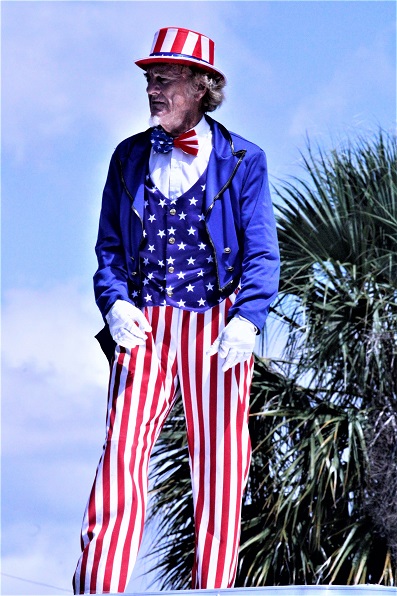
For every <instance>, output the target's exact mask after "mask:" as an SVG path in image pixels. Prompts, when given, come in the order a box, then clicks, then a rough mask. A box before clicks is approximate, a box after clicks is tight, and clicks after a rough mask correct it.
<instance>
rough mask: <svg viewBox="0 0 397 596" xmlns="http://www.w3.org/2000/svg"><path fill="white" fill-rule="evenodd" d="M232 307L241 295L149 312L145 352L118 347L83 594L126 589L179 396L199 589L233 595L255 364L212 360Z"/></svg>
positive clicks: (87, 534) (85, 530) (87, 531)
mask: <svg viewBox="0 0 397 596" xmlns="http://www.w3.org/2000/svg"><path fill="white" fill-rule="evenodd" d="M233 300H234V295H233V296H232V297H231V298H227V299H226V300H224V301H223V302H222V303H220V304H219V305H218V306H216V307H214V308H213V309H210V310H208V311H206V312H204V313H195V312H189V311H182V310H179V309H176V308H173V307H170V306H163V307H148V308H146V309H145V310H144V312H145V315H146V317H147V319H148V320H149V322H150V324H151V325H152V333H149V334H148V340H147V342H146V345H145V346H138V347H136V348H134V349H133V350H131V351H130V350H128V349H124V348H120V347H117V348H116V354H115V361H114V364H113V367H112V370H111V376H110V384H109V403H108V414H107V436H106V442H105V446H104V451H103V454H102V457H101V459H100V462H99V465H98V469H97V473H96V477H95V481H94V485H93V487H92V491H91V495H90V498H89V501H88V504H87V508H86V512H85V515H84V519H83V526H82V534H81V541H82V550H83V552H82V555H81V557H80V559H79V562H78V564H77V568H76V572H75V575H74V579H73V585H74V593H75V594H83V593H86V594H87V593H88V594H101V593H108V592H123V591H124V590H125V588H126V585H127V583H128V581H129V578H130V576H131V573H132V569H133V566H134V563H135V560H136V557H137V553H138V549H139V545H140V542H141V538H142V533H143V524H144V517H145V509H146V499H147V484H148V480H147V476H148V463H149V457H150V453H151V451H152V448H153V446H154V443H155V441H156V439H157V437H158V435H159V433H160V430H161V427H162V425H163V423H164V421H165V420H166V418H167V415H168V414H169V412H170V410H171V408H172V405H173V403H174V402H175V399H176V398H178V397H179V396H180V395H182V399H183V403H184V409H185V416H186V427H187V438H188V446H189V458H190V468H191V478H192V487H193V499H194V519H195V536H196V545H195V563H194V569H193V583H192V585H193V587H194V588H228V587H232V586H233V583H234V579H235V575H236V569H237V558H238V547H239V540H240V517H241V500H242V494H243V490H244V487H245V484H246V481H247V476H248V469H249V462H250V453H251V451H250V450H251V446H250V439H249V434H248V402H249V391H250V384H251V379H252V368H253V360H252V358H251V360H250V361H246V362H244V363H242V364H237V366H235V367H233V368H232V369H229V370H228V371H227V372H226V373H223V372H222V370H221V365H222V362H223V359H221V358H220V357H219V355H218V354H215V355H214V356H211V357H208V356H206V351H207V350H208V348H209V347H210V345H211V344H212V343H213V341H214V340H215V339H216V337H217V336H218V334H219V332H220V331H221V330H222V329H223V327H224V325H225V320H226V316H227V311H228V309H229V308H230V306H231V304H232V301H233Z"/></svg>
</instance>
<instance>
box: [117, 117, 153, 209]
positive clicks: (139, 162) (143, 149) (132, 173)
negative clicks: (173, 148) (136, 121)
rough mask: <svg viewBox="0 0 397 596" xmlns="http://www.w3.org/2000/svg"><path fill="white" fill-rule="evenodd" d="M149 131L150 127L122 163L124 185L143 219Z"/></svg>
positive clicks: (149, 146) (149, 147) (149, 145)
mask: <svg viewBox="0 0 397 596" xmlns="http://www.w3.org/2000/svg"><path fill="white" fill-rule="evenodd" d="M149 132H150V129H149V130H146V131H145V132H144V133H142V135H140V137H139V138H138V140H137V141H136V142H135V143H134V144H133V146H132V147H131V148H130V151H129V154H128V156H127V158H126V159H125V160H124V162H123V163H122V164H121V170H122V175H123V178H124V186H125V188H126V191H127V194H128V195H129V198H130V199H131V201H132V202H133V204H134V208H135V210H136V211H137V212H138V213H139V216H140V218H141V219H143V210H144V200H145V177H146V174H147V170H148V162H149V155H150V149H151V144H150V134H149Z"/></svg>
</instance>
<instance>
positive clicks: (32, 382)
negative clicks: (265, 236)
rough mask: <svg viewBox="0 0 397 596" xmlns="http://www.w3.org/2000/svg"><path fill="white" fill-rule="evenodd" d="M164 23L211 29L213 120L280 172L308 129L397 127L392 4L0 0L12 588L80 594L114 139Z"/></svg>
mask: <svg viewBox="0 0 397 596" xmlns="http://www.w3.org/2000/svg"><path fill="white" fill-rule="evenodd" d="M165 26H180V27H186V28H190V29H193V30H196V31H200V32H202V33H204V34H206V35H208V36H209V37H211V38H212V39H213V40H214V41H215V64H216V65H217V66H218V68H219V69H220V70H222V71H223V72H224V73H225V74H226V75H227V80H228V85H227V87H226V102H225V103H224V105H222V106H221V108H220V109H219V110H218V111H217V112H215V113H214V114H213V117H214V118H216V119H217V120H219V121H221V122H222V123H223V124H224V125H225V126H226V127H228V128H229V129H230V130H232V131H234V132H237V133H239V134H240V135H242V136H244V137H246V138H248V139H249V140H251V141H253V142H255V143H257V144H258V145H260V146H261V147H262V148H263V149H264V150H265V152H266V155H267V159H268V167H269V176H270V182H271V185H272V186H277V184H279V183H280V180H287V179H289V178H290V177H291V176H292V175H296V174H298V175H299V173H300V153H299V151H300V150H304V149H305V146H306V138H309V139H310V140H311V141H312V142H313V143H317V144H319V145H320V146H321V147H324V148H326V149H329V148H331V147H337V146H340V144H341V143H343V142H344V141H345V140H346V138H348V137H350V138H352V139H354V138H355V137H356V136H358V135H371V134H373V133H374V132H375V131H376V130H377V129H378V127H382V128H384V129H386V130H390V131H394V130H395V118H396V80H395V71H396V64H395V50H396V30H395V27H396V5H395V3H394V2H392V1H390V2H389V1H382V0H380V1H361V0H356V1H353V2H348V1H346V2H345V1H343V0H342V1H340V0H335V1H326V0H314V1H302V2H301V1H284V0H273V1H266V0H264V1H256V2H250V1H241V2H240V1H236V2H229V1H227V0H226V1H212V2H206V1H200V2H168V1H161V2H152V1H147V2H139V1H137V2H134V1H128V0H127V1H120V2H118V1H109V2H108V1H95V0H93V1H85V2H83V1H79V0H76V1H41V2H35V1H29V2H24V1H21V2H19V1H5V0H3V2H2V3H1V36H2V89H1V100H2V129H1V141H2V180H1V181H2V288H1V289H2V417H1V423H2V484H1V488H2V497H1V499H2V567H1V571H2V590H1V593H2V594H5V595H7V594H10V595H11V594H67V593H69V594H71V593H72V590H71V576H72V574H73V571H74V567H75V565H76V562H77V558H78V556H79V532H80V524H81V519H82V515H83V511H84V508H85V504H86V500H87V498H88V494H89V491H90V488H91V484H92V481H93V477H94V473H95V468H96V465H97V463H98V460H99V457H100V454H101V449H102V444H103V440H104V431H105V411H106V389H107V375H108V368H107V362H106V360H105V357H104V356H103V355H102V353H101V352H100V349H99V346H98V345H97V342H96V341H95V339H94V337H93V336H94V335H95V333H96V332H97V331H98V330H99V329H100V327H101V325H102V319H101V316H100V314H99V311H98V310H97V308H96V305H95V303H94V298H93V291H92V276H93V273H94V272H95V269H96V261H95V255H94V245H95V241H96V234H97V225H98V216H99V210H100V202H101V193H102V189H103V185H104V182H105V178H106V174H107V168H108V164H109V160H110V157H111V154H112V152H113V150H114V148H115V147H116V145H117V144H118V143H119V142H120V141H121V140H122V139H124V138H126V137H128V136H130V135H132V134H134V133H136V132H139V131H141V130H143V129H145V128H147V127H148V116H149V113H148V102H147V98H146V94H145V81H144V77H143V76H142V71H141V70H140V69H139V68H138V67H137V66H135V64H134V60H136V59H139V58H142V57H145V56H147V55H148V54H149V51H150V48H151V44H152V40H153V35H154V33H155V31H156V30H157V29H159V28H161V27H165ZM267 355H268V356H269V357H271V356H274V355H277V345H276V342H273V343H272V340H271V339H270V341H269V344H268V346H267ZM152 539H153V532H152V533H150V532H149V533H147V534H146V537H145V544H144V550H145V549H146V550H150V542H151V540H152ZM147 569H148V563H147V561H146V560H145V559H144V558H143V557H141V558H140V559H139V561H138V563H137V566H136V569H135V572H134V576H133V579H132V580H131V582H130V584H129V588H128V590H129V591H142V590H145V589H146V588H148V581H149V579H150V578H149V577H148V574H147ZM156 587H157V588H158V585H156V584H155V585H154V586H152V589H156Z"/></svg>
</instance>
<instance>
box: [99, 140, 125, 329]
mask: <svg viewBox="0 0 397 596" xmlns="http://www.w3.org/2000/svg"><path fill="white" fill-rule="evenodd" d="M122 193H123V187H122V183H121V178H120V171H119V161H118V157H117V149H116V151H115V152H114V154H113V156H112V159H111V161H110V166H109V172H108V176H107V180H106V184H105V188H104V191H103V197H102V207H101V214H100V218H99V230H98V239H97V243H96V246H95V252H96V255H97V259H98V269H97V271H96V273H95V275H94V292H95V300H96V303H97V305H98V308H99V310H100V311H101V313H102V316H103V317H104V318H105V315H106V314H107V313H108V311H109V310H110V308H111V307H112V305H113V304H114V302H115V301H116V300H127V301H128V302H131V303H133V301H132V300H131V299H130V297H129V292H128V272H127V264H126V256H125V249H124V243H123V238H122V230H121V225H120V204H121V196H122Z"/></svg>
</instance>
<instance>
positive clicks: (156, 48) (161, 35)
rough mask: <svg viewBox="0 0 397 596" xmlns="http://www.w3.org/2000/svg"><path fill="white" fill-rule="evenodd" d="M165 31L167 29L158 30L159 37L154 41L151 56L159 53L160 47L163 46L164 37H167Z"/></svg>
mask: <svg viewBox="0 0 397 596" xmlns="http://www.w3.org/2000/svg"><path fill="white" fill-rule="evenodd" d="M167 31H168V29H160V31H159V35H158V37H157V40H156V44H155V46H154V48H153V54H158V53H159V52H161V47H162V45H163V42H164V39H165V36H166V35H167Z"/></svg>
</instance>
